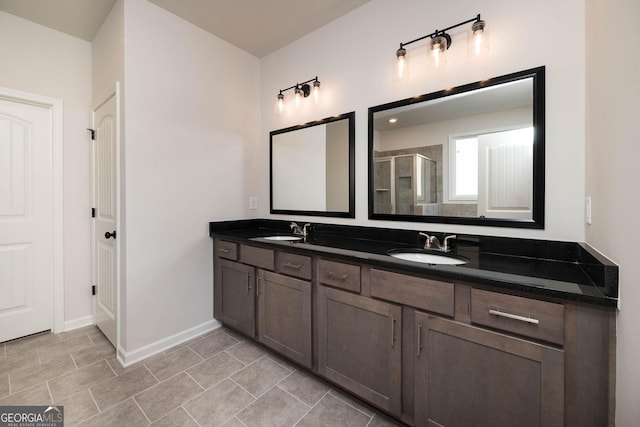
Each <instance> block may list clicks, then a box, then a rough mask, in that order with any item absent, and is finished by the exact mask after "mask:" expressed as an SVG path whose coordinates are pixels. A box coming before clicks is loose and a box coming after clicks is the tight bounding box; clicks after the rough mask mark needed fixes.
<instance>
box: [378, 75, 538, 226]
mask: <svg viewBox="0 0 640 427" xmlns="http://www.w3.org/2000/svg"><path fill="white" fill-rule="evenodd" d="M544 72H545V69H544V67H538V68H533V69H530V70H525V71H520V72H517V73H513V74H508V75H505V76H500V77H495V78H491V79H488V80H483V81H479V82H475V83H470V84H466V85H463V86H458V87H455V88H451V89H446V90H442V91H439V92H433V93H429V94H425V95H421V96H417V97H413V98H407V99H403V100H401V101H396V102H391V103H388V104H384V105H378V106H376V107H371V108H369V218H370V219H381V220H392V221H420V222H434V223H450V224H467V225H483V226H497V227H518V228H540V229H541V228H544V184H545V179H544V174H545V172H544V162H545V154H544V151H545V150H544V144H545V109H544V108H545V107H544V102H545V101H544V100H545V87H544Z"/></svg>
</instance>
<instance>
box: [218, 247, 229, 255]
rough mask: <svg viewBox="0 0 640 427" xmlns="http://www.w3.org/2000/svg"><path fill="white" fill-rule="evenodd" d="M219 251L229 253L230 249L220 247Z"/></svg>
mask: <svg viewBox="0 0 640 427" xmlns="http://www.w3.org/2000/svg"><path fill="white" fill-rule="evenodd" d="M218 252H222V253H223V254H228V253H229V249H225V248H219V249H218Z"/></svg>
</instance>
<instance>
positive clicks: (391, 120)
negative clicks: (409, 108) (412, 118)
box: [389, 117, 398, 123]
mask: <svg viewBox="0 0 640 427" xmlns="http://www.w3.org/2000/svg"><path fill="white" fill-rule="evenodd" d="M397 121H398V119H396V118H395V117H392V118H390V119H389V123H396V122H397Z"/></svg>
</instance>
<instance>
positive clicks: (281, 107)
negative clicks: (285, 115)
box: [277, 92, 284, 113]
mask: <svg viewBox="0 0 640 427" xmlns="http://www.w3.org/2000/svg"><path fill="white" fill-rule="evenodd" d="M277 105H278V113H282V112H283V111H284V95H283V94H282V92H280V93H279V94H278V102H277Z"/></svg>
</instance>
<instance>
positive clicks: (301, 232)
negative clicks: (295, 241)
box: [289, 222, 311, 237]
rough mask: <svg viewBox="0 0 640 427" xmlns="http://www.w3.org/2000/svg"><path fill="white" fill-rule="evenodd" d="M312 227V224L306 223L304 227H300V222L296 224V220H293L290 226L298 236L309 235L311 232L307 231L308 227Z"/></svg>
mask: <svg viewBox="0 0 640 427" xmlns="http://www.w3.org/2000/svg"><path fill="white" fill-rule="evenodd" d="M309 227H311V224H305V225H303V226H302V228H300V226H299V225H298V224H296V223H295V222H292V223H291V224H290V225H289V228H291V229H292V230H293V234H294V235H296V236H302V237H307V235H308V234H309V232H308V231H307V229H308V228H309Z"/></svg>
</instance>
